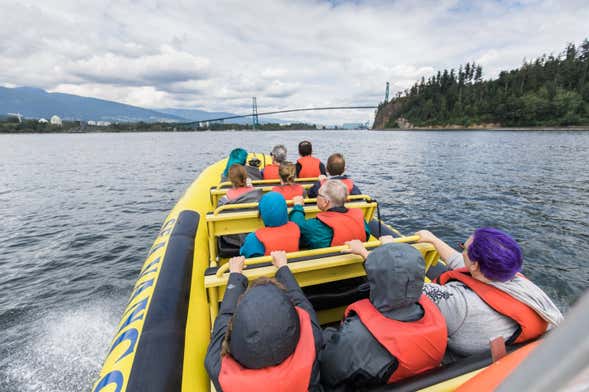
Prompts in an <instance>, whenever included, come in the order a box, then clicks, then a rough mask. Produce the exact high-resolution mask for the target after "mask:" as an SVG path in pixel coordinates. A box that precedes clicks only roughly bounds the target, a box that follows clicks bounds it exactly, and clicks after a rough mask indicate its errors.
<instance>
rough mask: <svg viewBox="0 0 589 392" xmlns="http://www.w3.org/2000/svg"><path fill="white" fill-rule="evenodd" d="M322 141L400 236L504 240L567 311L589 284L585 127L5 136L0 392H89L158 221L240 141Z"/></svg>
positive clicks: (253, 146) (292, 144)
mask: <svg viewBox="0 0 589 392" xmlns="http://www.w3.org/2000/svg"><path fill="white" fill-rule="evenodd" d="M303 139H308V140H311V141H312V142H313V146H314V150H315V155H316V156H318V157H320V158H321V159H322V160H324V161H325V160H326V159H327V157H328V156H329V154H331V153H333V152H341V153H343V154H344V156H345V157H346V161H347V167H348V170H347V173H348V174H350V175H351V176H352V177H353V178H354V179H355V181H356V183H357V185H358V186H359V187H360V189H362V191H363V192H364V193H368V194H371V195H373V196H374V197H375V198H376V199H377V200H379V202H380V203H381V217H382V218H383V220H385V221H386V222H387V223H389V224H391V225H393V226H395V227H396V228H398V229H399V230H400V231H401V232H403V233H405V234H410V233H413V232H414V231H416V230H419V229H430V230H431V231H433V232H434V233H435V234H437V235H438V236H440V237H441V238H443V239H444V240H446V241H447V242H448V243H450V244H456V243H457V242H459V241H464V240H465V239H466V238H467V237H468V235H469V234H470V233H471V232H472V231H473V230H474V229H475V228H477V227H480V226H495V227H498V228H501V229H503V230H506V231H508V232H509V233H511V234H512V235H513V236H514V237H515V238H516V239H517V240H518V241H519V242H520V244H521V245H522V247H523V249H524V254H525V268H524V273H525V274H526V275H528V276H529V277H530V278H531V279H532V280H534V281H535V282H536V283H537V284H538V285H539V286H541V287H542V288H543V289H544V290H545V291H546V292H547V293H548V294H549V295H550V296H551V297H552V298H553V299H554V300H555V302H556V303H557V304H558V305H559V307H560V308H561V309H562V310H563V311H566V310H567V309H568V307H569V306H570V305H571V304H573V303H574V301H575V300H576V299H577V298H578V297H579V296H580V295H581V294H582V293H583V292H584V291H585V290H586V289H587V288H588V287H589V264H588V262H587V255H588V254H589V218H588V217H589V170H588V167H589V166H588V163H589V132H540V131H536V132H530V131H509V132H507V131H505V132H503V131H501V132H492V131H469V132H464V131H442V132H435V131H432V132H373V131H327V132H319V131H293V132H263V133H255V132H215V133H213V132H200V133H142V134H139V133H127V134H71V135H66V134H63V135H0V331H2V333H1V334H0V391H55V390H63V391H86V390H89V389H90V386H91V385H92V382H93V381H94V379H95V377H96V376H97V374H98V371H99V369H100V367H101V365H102V361H103V359H104V356H105V354H106V351H107V349H108V345H109V343H110V339H111V338H112V336H113V333H114V329H115V325H116V324H117V322H118V321H119V319H120V316H121V313H122V311H123V307H124V304H125V302H126V300H127V298H128V295H129V294H130V290H131V287H132V285H133V284H134V282H135V279H136V277H137V275H138V272H139V269H140V268H141V265H142V263H143V261H144V259H145V257H146V255H147V251H148V249H149V248H150V246H151V244H152V242H153V240H154V238H155V236H156V235H157V232H158V230H159V227H160V225H161V224H162V222H163V220H164V218H165V216H166V215H167V213H168V211H169V210H170V209H171V208H172V207H173V206H174V204H175V202H176V201H177V200H178V199H179V198H180V196H181V195H182V194H183V192H184V191H185V190H186V188H187V187H188V186H189V185H190V184H191V182H192V181H193V180H194V179H195V178H196V177H197V176H198V173H199V172H200V171H202V170H203V169H204V168H205V167H207V166H208V165H209V164H211V163H213V162H215V161H216V160H217V159H220V158H221V157H223V156H225V155H226V154H227V153H228V152H229V151H230V150H231V149H232V148H234V147H237V146H240V147H244V148H246V149H247V150H249V151H256V152H266V153H267V152H269V151H270V150H271V148H272V146H273V145H275V144H279V143H282V144H284V145H285V146H286V147H287V148H288V150H289V154H288V155H289V158H290V159H291V160H295V159H296V157H297V152H296V148H297V144H298V142H299V141H301V140H303Z"/></svg>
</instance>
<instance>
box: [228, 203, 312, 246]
mask: <svg viewBox="0 0 589 392" xmlns="http://www.w3.org/2000/svg"><path fill="white" fill-rule="evenodd" d="M258 208H259V210H260V216H261V217H262V221H263V222H264V226H265V227H263V228H261V229H258V230H256V231H255V232H254V233H249V234H248V235H247V237H245V241H244V242H243V245H242V246H241V249H240V250H239V254H241V255H242V256H245V257H248V258H249V257H256V256H263V255H269V254H270V252H272V251H274V250H284V251H286V252H295V251H297V250H299V240H300V237H301V231H300V230H299V227H298V226H297V225H296V223H293V222H289V221H288V210H287V208H286V201H285V200H284V196H282V195H281V194H280V193H277V192H268V193H267V194H265V195H264V196H263V197H262V199H261V200H260V203H259V206H258Z"/></svg>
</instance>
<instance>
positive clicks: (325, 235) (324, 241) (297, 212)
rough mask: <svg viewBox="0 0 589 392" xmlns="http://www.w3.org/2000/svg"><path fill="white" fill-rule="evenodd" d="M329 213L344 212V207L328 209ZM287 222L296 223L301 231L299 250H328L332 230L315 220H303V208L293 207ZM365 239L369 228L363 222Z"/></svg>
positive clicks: (368, 233) (367, 236)
mask: <svg viewBox="0 0 589 392" xmlns="http://www.w3.org/2000/svg"><path fill="white" fill-rule="evenodd" d="M342 208H343V209H342ZM329 211H336V212H345V207H334V208H330V209H329ZM289 220H290V221H291V222H294V223H296V224H297V225H298V226H299V229H300V230H301V249H303V248H307V249H317V248H328V247H330V246H331V240H332V239H333V230H332V229H331V227H329V226H327V225H326V224H325V223H323V222H321V221H320V220H319V219H317V218H312V219H305V211H304V210H303V206H300V205H295V206H294V207H293V209H292V211H291V212H290V214H289ZM364 230H365V231H366V238H369V237H370V228H369V227H368V224H367V223H366V221H364Z"/></svg>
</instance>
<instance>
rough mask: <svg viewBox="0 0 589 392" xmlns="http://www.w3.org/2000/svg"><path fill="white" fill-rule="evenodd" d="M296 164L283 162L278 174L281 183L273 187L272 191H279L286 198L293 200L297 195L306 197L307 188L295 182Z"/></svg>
mask: <svg viewBox="0 0 589 392" xmlns="http://www.w3.org/2000/svg"><path fill="white" fill-rule="evenodd" d="M295 170H296V169H295V165H293V164H292V163H291V162H282V163H281V164H280V169H279V170H278V174H279V175H280V185H278V186H275V187H272V192H278V193H280V194H282V196H284V198H285V199H286V200H292V199H293V198H294V197H295V196H301V197H305V194H306V192H305V188H303V187H302V186H301V185H299V184H296V183H295V177H296V175H295Z"/></svg>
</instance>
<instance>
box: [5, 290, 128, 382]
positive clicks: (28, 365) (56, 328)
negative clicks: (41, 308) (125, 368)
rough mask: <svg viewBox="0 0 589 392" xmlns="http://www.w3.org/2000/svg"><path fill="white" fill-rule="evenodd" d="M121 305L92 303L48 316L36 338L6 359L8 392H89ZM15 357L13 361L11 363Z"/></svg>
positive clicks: (36, 325)
mask: <svg viewBox="0 0 589 392" xmlns="http://www.w3.org/2000/svg"><path fill="white" fill-rule="evenodd" d="M122 308H123V304H122V303H121V304H117V303H115V302H114V301H111V302H107V300H103V301H93V302H92V303H90V304H88V305H87V306H84V307H78V308H76V309H72V310H67V311H65V312H60V313H57V314H52V315H47V316H44V317H42V318H40V319H38V320H36V321H34V322H33V323H32V324H31V325H30V328H31V331H30V332H31V335H33V336H34V337H33V338H32V339H31V340H30V341H28V342H23V345H22V346H21V347H20V349H19V351H17V352H14V353H13V354H10V355H9V358H6V359H7V361H6V363H7V369H6V374H5V377H6V379H5V380H2V381H1V382H0V384H3V385H4V386H3V387H2V388H0V389H4V388H15V389H14V390H16V391H36V392H37V391H40V392H44V391H88V390H90V389H91V387H92V383H93V382H94V381H95V380H96V377H97V376H98V372H99V371H100V368H101V367H102V362H103V360H104V356H105V355H106V352H107V350H108V348H109V347H108V346H109V344H110V341H111V339H112V338H113V334H114V332H115V328H116V324H117V323H118V321H119V319H120V315H121V312H122ZM10 357H12V358H10Z"/></svg>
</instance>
